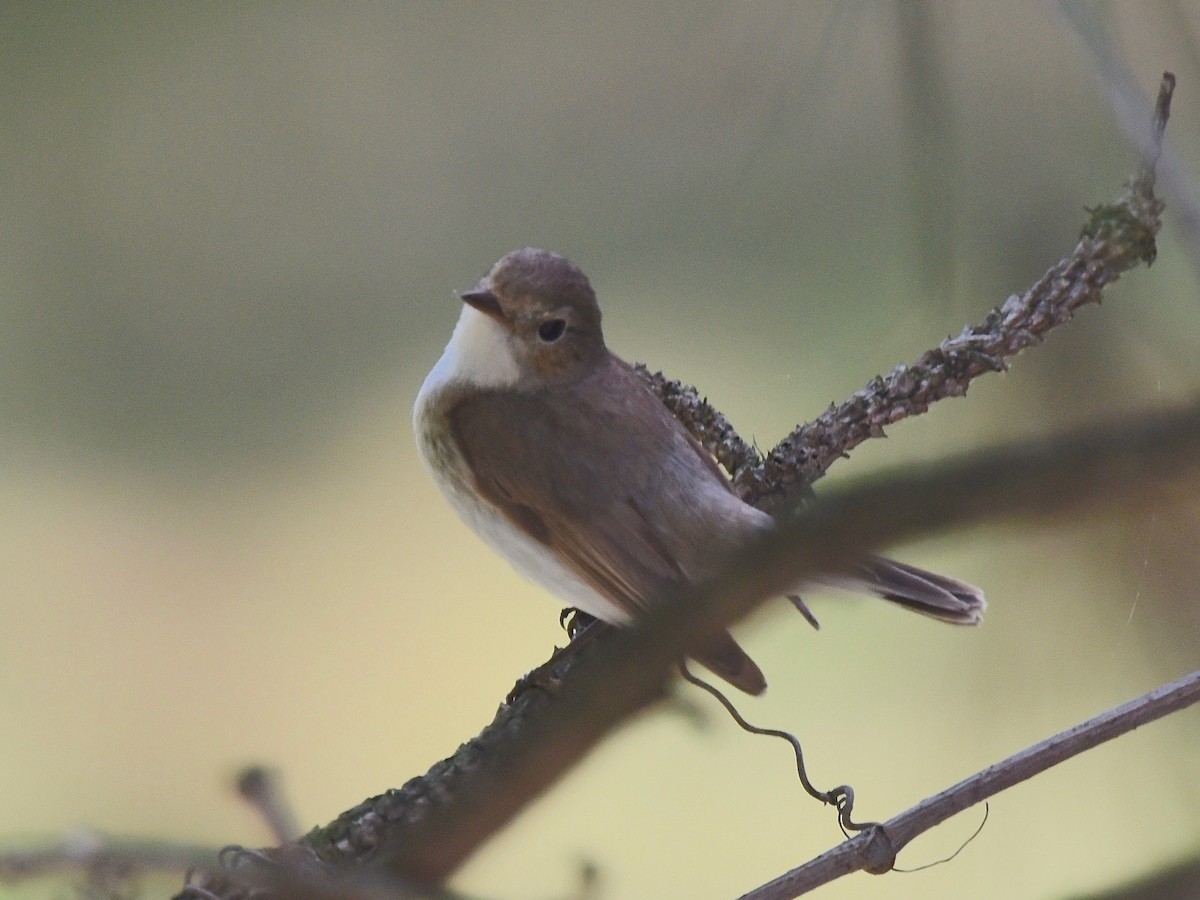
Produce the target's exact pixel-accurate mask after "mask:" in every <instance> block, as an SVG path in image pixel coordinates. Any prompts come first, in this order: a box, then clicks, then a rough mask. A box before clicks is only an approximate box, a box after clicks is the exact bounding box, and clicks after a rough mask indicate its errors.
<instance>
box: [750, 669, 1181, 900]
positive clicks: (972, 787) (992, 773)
mask: <svg viewBox="0 0 1200 900" xmlns="http://www.w3.org/2000/svg"><path fill="white" fill-rule="evenodd" d="M1198 702H1200V671H1196V672H1193V673H1192V674H1190V675H1186V676H1184V677H1183V678H1180V679H1179V680H1178V681H1173V682H1171V683H1170V684H1166V685H1163V686H1162V687H1160V688H1157V689H1156V690H1153V691H1151V692H1150V693H1148V694H1145V695H1144V696H1142V697H1139V698H1138V699H1136V700H1133V701H1130V702H1129V703H1126V704H1125V705H1123V706H1118V707H1117V708H1116V709H1112V710H1109V711H1108V712H1105V713H1102V714H1100V715H1098V716H1096V717H1095V718H1093V719H1089V720H1088V721H1086V722H1083V723H1081V724H1079V725H1076V726H1075V727H1073V728H1069V729H1067V730H1066V731H1063V732H1061V733H1059V734H1056V735H1055V736H1054V737H1051V738H1047V739H1046V740H1044V741H1042V742H1041V743H1039V744H1035V745H1034V746H1032V747H1030V748H1028V749H1027V750H1022V751H1021V752H1020V753H1017V754H1015V755H1013V756H1010V757H1009V758H1008V759H1006V760H1003V761H1002V762H998V763H996V764H995V765H993V766H989V767H988V768H986V769H984V770H983V771H982V772H978V773H976V774H975V775H972V776H971V777H970V778H967V779H964V780H963V781H960V782H959V783H958V784H956V785H954V786H953V787H951V788H947V789H946V790H944V791H942V793H940V794H938V795H937V796H935V797H930V798H929V799H928V800H924V801H922V802H921V803H918V804H917V805H916V806H914V807H912V808H911V809H908V810H905V811H904V812H902V813H901V814H900V815H898V816H895V817H894V818H892V819H889V820H888V821H887V822H884V823H883V824H882V825H876V826H873V827H871V828H869V829H868V830H866V831H864V832H863V833H862V834H859V835H857V836H855V837H853V838H851V839H850V840H848V841H845V842H843V843H841V844H839V845H838V846H837V847H834V848H833V849H832V850H830V851H829V852H827V853H824V854H822V855H821V856H818V857H817V858H816V859H814V860H811V861H809V862H807V863H805V864H804V865H802V866H799V867H797V868H795V869H793V870H792V871H790V872H788V873H786V874H784V875H781V876H780V877H779V878H776V879H775V880H773V881H770V882H768V883H767V884H764V885H762V886H761V887H758V888H755V889H754V890H752V891H750V892H749V893H747V894H744V895H742V897H741V900H791V898H792V897H799V896H801V895H802V894H806V893H808V892H809V891H811V890H813V889H815V888H818V887H820V886H821V885H823V884H828V883H829V882H830V881H833V880H835V879H837V878H840V877H842V876H843V875H848V874H849V873H851V872H857V871H859V870H860V869H861V870H865V871H867V872H871V873H873V874H876V875H878V874H883V873H885V872H890V871H891V870H892V867H893V866H894V865H895V862H896V854H898V853H899V852H900V851H901V850H902V849H904V847H905V845H907V844H908V843H910V842H911V841H912V840H913V838H915V837H917V836H918V835H920V834H923V833H924V832H926V831H928V830H929V829H930V828H933V827H934V826H935V825H939V824H941V823H942V822H944V821H946V819H949V818H950V817H951V816H954V815H957V814H958V813H960V812H962V811H963V810H964V809H967V808H968V807H971V806H974V805H975V804H977V803H980V802H982V801H984V800H986V799H987V798H988V797H992V796H994V795H996V794H998V793H1000V792H1001V791H1003V790H1007V789H1008V788H1010V787H1012V786H1013V785H1014V784H1020V783H1021V782H1022V781H1026V780H1027V779H1029V778H1032V777H1033V776H1034V775H1038V774H1040V773H1041V772H1044V771H1046V770H1047V769H1049V768H1050V767H1052V766H1056V765H1058V764H1059V763H1060V762H1063V761H1064V760H1067V759H1070V758H1071V757H1073V756H1078V755H1079V754H1080V753H1083V752H1085V751H1087V750H1090V749H1092V748H1093V747H1096V746H1098V745H1100V744H1102V743H1104V742H1105V741H1110V740H1112V739H1113V738H1115V737H1120V736H1121V735H1122V734H1126V733H1128V732H1130V731H1133V729H1135V728H1138V727H1140V726H1142V725H1145V724H1146V723H1148V722H1153V721H1154V720H1155V719H1161V718H1162V717H1163V716H1167V715H1170V714H1171V713H1173V712H1178V711H1179V710H1181V709H1185V708H1187V707H1188V706H1191V705H1192V704H1194V703H1198Z"/></svg>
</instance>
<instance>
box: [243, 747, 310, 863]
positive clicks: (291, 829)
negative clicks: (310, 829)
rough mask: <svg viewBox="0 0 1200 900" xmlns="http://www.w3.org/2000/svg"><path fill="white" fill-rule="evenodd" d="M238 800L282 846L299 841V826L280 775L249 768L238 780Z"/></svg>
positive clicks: (257, 768)
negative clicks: (245, 804) (248, 807)
mask: <svg viewBox="0 0 1200 900" xmlns="http://www.w3.org/2000/svg"><path fill="white" fill-rule="evenodd" d="M236 787H237V792H238V796H239V797H241V798H242V799H243V800H245V801H246V802H247V803H249V804H250V805H251V806H252V807H254V809H255V811H256V812H257V813H258V814H259V816H260V817H262V820H263V822H264V823H265V824H266V826H267V827H268V828H269V829H270V830H271V834H272V836H273V837H274V838H275V840H276V841H278V842H279V843H281V844H286V843H287V842H288V841H294V840H296V838H298V837H300V834H301V831H300V823H299V820H298V819H297V818H296V813H295V810H293V809H292V805H291V803H289V802H288V799H287V796H286V795H285V794H284V792H283V784H282V783H281V781H280V778H279V774H278V773H277V772H274V771H272V770H271V769H268V768H266V767H265V766H248V767H246V768H245V769H243V770H242V771H241V772H240V773H239V774H238V777H237V782H236Z"/></svg>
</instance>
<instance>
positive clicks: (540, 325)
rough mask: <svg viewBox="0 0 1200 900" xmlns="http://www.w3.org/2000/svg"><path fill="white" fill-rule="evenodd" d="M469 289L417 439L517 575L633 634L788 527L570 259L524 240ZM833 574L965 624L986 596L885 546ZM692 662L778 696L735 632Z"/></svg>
mask: <svg viewBox="0 0 1200 900" xmlns="http://www.w3.org/2000/svg"><path fill="white" fill-rule="evenodd" d="M460 296H461V299H462V301H463V306H462V310H461V313H460V315H459V318H458V322H457V324H456V325H455V327H454V331H453V333H452V335H451V337H450V341H449V343H448V344H447V345H446V348H445V351H444V352H443V354H442V356H441V358H440V359H438V361H437V363H436V364H435V365H434V367H433V369H432V370H431V371H430V372H429V374H428V376H427V377H426V379H425V381H424V383H423V384H422V386H421V389H420V391H419V392H418V395H417V400H416V404H415V406H414V409H413V425H414V431H415V433H416V436H417V445H418V449H419V452H420V456H421V458H422V459H423V461H424V463H425V465H426V466H427V468H428V469H429V471H430V473H431V475H432V477H433V480H434V481H435V482H436V484H437V486H438V487H439V488H440V490H441V492H442V493H443V495H444V496H445V497H446V499H447V500H448V501H449V504H450V505H451V506H452V507H453V508H454V510H455V511H456V512H457V513H458V515H459V516H460V517H461V518H462V520H463V521H464V522H465V523H466V524H467V526H469V528H470V529H471V530H472V531H474V532H475V533H476V534H477V535H478V536H479V537H480V538H482V539H483V541H484V542H485V543H487V544H488V545H490V546H491V548H492V549H493V550H495V551H496V552H497V553H498V554H499V555H500V556H501V557H503V558H504V559H506V560H507V561H508V562H509V563H510V564H511V566H512V567H513V568H514V569H516V570H517V572H519V573H520V574H522V575H523V576H525V577H526V578H528V579H529V580H531V581H533V582H534V583H536V584H538V585H540V586H541V587H543V588H545V589H546V590H547V591H549V592H550V593H551V594H553V595H554V596H556V597H557V598H558V599H559V600H560V601H562V602H563V603H564V604H565V605H566V606H569V607H573V608H575V609H578V610H581V611H583V612H585V613H587V614H588V615H590V616H593V617H595V618H597V619H600V620H602V621H604V622H607V623H610V624H612V625H617V626H627V625H630V624H632V623H634V622H636V621H637V619H638V617H639V616H640V615H641V614H643V613H644V612H645V611H646V610H648V609H650V608H651V606H652V604H654V603H655V602H656V601H657V600H659V599H660V598H662V597H663V596H664V595H666V594H667V593H668V591H669V590H671V589H672V588H676V587H678V586H680V585H686V584H692V583H697V582H700V581H703V580H704V579H706V578H708V577H711V576H712V575H714V574H715V573H716V572H717V571H718V567H719V566H720V564H721V561H722V559H723V558H724V557H725V556H727V555H728V554H729V553H731V552H732V551H733V550H735V549H736V548H738V547H740V546H741V545H743V544H744V543H746V542H747V541H749V540H751V539H752V538H754V537H755V536H756V535H761V534H762V533H763V532H765V531H768V530H770V529H772V528H774V527H776V522H775V519H774V518H773V517H772V516H771V515H770V514H768V513H766V512H764V511H762V510H760V509H757V508H756V507H754V506H751V505H750V504H748V503H746V502H744V501H743V500H742V499H741V498H740V497H738V495H737V494H736V493H735V492H734V490H733V488H732V486H731V484H730V480H729V478H728V477H727V476H726V474H725V472H724V471H723V470H722V469H721V468H720V466H719V465H718V464H717V462H716V461H715V460H714V458H713V457H712V456H711V455H710V454H709V453H708V452H707V451H705V450H704V448H703V447H702V446H701V445H700V444H699V442H697V441H696V439H695V438H694V437H692V435H691V434H689V433H688V431H687V430H686V429H685V428H684V427H683V425H682V424H680V422H679V421H678V420H676V419H675V418H674V417H673V416H672V415H671V414H670V412H669V411H668V410H667V408H666V407H665V406H664V405H663V404H662V402H661V401H660V400H659V399H658V398H657V397H656V396H655V395H654V394H653V393H652V392H651V391H650V389H649V388H648V387H647V385H646V384H645V382H644V381H643V380H642V378H641V377H640V376H639V375H638V374H637V372H636V371H635V370H634V368H633V367H632V366H630V365H629V364H628V363H626V362H625V361H624V360H622V359H621V358H620V357H618V356H616V355H615V354H614V353H612V352H611V351H610V350H609V349H608V347H607V346H606V344H605V342H604V335H603V332H602V330H601V315H600V306H599V303H598V301H597V299H596V293H595V291H594V290H593V288H592V285H591V283H590V282H589V280H588V278H587V276H586V275H584V273H583V271H582V270H581V269H580V268H579V267H578V266H577V265H575V264H574V263H573V262H571V261H570V260H569V259H567V258H566V257H565V256H562V255H560V254H557V253H554V252H551V251H548V250H541V249H536V248H525V249H523V250H517V251H515V252H513V253H510V254H508V255H507V256H505V257H503V258H502V259H500V260H499V261H498V262H497V263H496V264H495V265H494V266H492V268H491V269H490V271H489V272H488V273H487V275H485V276H484V277H483V278H482V279H480V280H479V282H478V283H477V284H476V285H475V287H473V288H472V289H470V290H468V291H466V292H465V293H462V294H461V295H460ZM821 581H822V582H824V583H828V584H831V585H835V586H837V587H840V588H848V589H850V590H853V591H855V592H858V593H863V594H868V595H872V596H876V597H881V598H883V599H885V600H889V601H892V602H893V603H896V604H899V605H900V606H902V607H904V608H906V609H910V610H914V611H916V612H919V613H923V614H925V615H927V616H931V617H933V618H935V619H940V620H942V621H944V622H950V623H953V624H956V625H975V624H977V623H978V622H980V621H981V620H982V616H983V612H984V610H985V609H986V605H987V604H986V601H985V599H984V596H983V593H982V592H981V591H980V590H979V589H978V588H976V587H973V586H971V585H969V584H966V583H964V582H961V581H958V580H957V579H954V578H948V577H946V576H943V575H938V574H935V573H933V572H927V571H924V570H922V569H919V568H917V567H915V566H910V565H907V564H905V563H901V562H895V561H893V560H888V559H884V558H882V557H879V556H868V557H866V558H865V559H863V561H862V562H861V563H860V564H859V565H858V566H857V568H855V569H854V570H853V571H849V572H844V573H837V574H834V575H829V576H824V577H822V579H821ZM798 605H799V606H800V608H801V609H802V611H803V604H802V603H800V604H798ZM693 657H694V658H695V659H696V661H697V662H699V663H700V664H701V665H703V666H705V667H706V668H708V669H709V670H710V671H712V672H713V673H715V674H716V675H718V676H719V677H721V678H722V679H724V680H725V681H727V682H728V683H730V684H731V685H733V686H734V687H736V688H738V689H740V690H742V691H745V692H746V693H748V694H752V695H755V694H761V693H762V692H763V691H764V690H765V689H766V678H765V676H764V675H763V673H762V670H761V669H760V668H759V667H758V665H757V664H756V663H755V662H754V661H753V660H752V659H751V658H750V657H749V655H747V654H746V652H745V651H744V650H743V649H742V648H741V647H740V646H739V645H738V644H737V643H736V642H735V640H734V638H733V637H732V636H731V635H730V634H729V633H728V632H725V633H723V634H722V635H719V636H718V637H716V638H715V639H713V640H711V641H710V642H709V643H708V644H707V645H706V646H704V647H701V648H700V649H698V650H697V651H695V652H694V653H693Z"/></svg>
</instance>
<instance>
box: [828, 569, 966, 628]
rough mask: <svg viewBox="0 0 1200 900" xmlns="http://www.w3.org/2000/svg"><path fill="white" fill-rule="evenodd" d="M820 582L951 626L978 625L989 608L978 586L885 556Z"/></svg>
mask: <svg viewBox="0 0 1200 900" xmlns="http://www.w3.org/2000/svg"><path fill="white" fill-rule="evenodd" d="M820 581H821V582H822V583H824V584H828V585H831V586H834V587H839V588H842V589H844V590H849V591H853V592H854V593H856V594H870V595H871V596H873V597H882V598H883V599H884V600H890V601H891V602H892V603H897V604H899V605H900V606H903V607H904V608H905V609H911V610H912V611H913V612H919V613H921V614H922V615H926V616H931V617H932V618H934V619H941V620H942V621H943V622H949V623H951V624H952V625H978V624H979V623H980V622H982V621H983V613H984V610H986V609H987V601H986V600H984V598H983V591H981V590H980V589H979V588H977V587H973V586H972V585H969V584H967V583H966V582H964V581H959V580H957V579H955V578H947V577H946V576H945V575H938V574H936V573H934V572H927V571H925V570H924V569H918V568H917V567H916V566H910V565H908V564H907V563H902V562H896V561H895V560H891V559H884V558H883V557H882V556H869V557H867V559H866V561H864V562H863V563H861V564H860V565H859V566H858V567H857V568H856V569H855V571H854V572H853V573H851V574H848V575H830V576H826V577H823V578H821V579H820Z"/></svg>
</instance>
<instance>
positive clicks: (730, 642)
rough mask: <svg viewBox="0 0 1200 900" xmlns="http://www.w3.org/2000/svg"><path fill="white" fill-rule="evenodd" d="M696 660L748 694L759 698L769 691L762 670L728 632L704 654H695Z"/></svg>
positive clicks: (707, 648) (710, 645) (708, 647)
mask: <svg viewBox="0 0 1200 900" xmlns="http://www.w3.org/2000/svg"><path fill="white" fill-rule="evenodd" d="M695 660H696V662H698V663H700V665H702V666H704V668H706V669H708V670H709V671H710V672H713V673H714V674H716V675H720V676H721V677H722V678H724V679H725V680H726V681H728V682H729V683H730V684H732V685H733V686H734V687H735V688H737V689H738V690H742V691H745V692H746V693H747V694H753V695H755V696H757V695H758V694H761V693H762V692H763V691H765V690H766V689H767V679H766V678H765V677H763V673H762V669H760V668H759V667H758V664H757V663H755V662H754V660H752V659H751V658H750V657H749V656H747V655H746V651H745V650H743V649H742V648H741V647H739V646H738V645H737V642H736V641H734V639H733V637H732V635H730V634H729V633H728V632H726V633H725V634H724V635H723V636H721V637H720V638H718V639H717V640H715V641H713V642H711V643H710V644H709V645H708V646H707V647H705V648H704V651H703V652H702V653H697V654H695Z"/></svg>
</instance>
